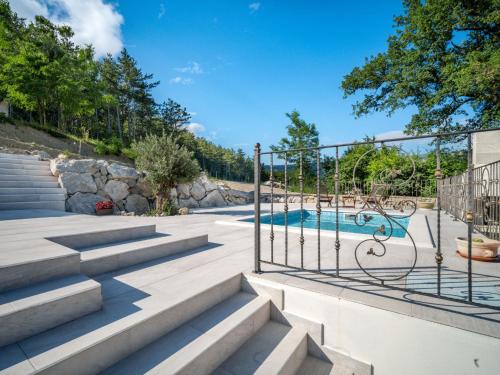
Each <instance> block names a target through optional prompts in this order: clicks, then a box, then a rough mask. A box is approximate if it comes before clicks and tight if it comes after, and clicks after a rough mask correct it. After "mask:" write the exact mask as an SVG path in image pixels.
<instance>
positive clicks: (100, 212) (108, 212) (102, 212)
mask: <svg viewBox="0 0 500 375" xmlns="http://www.w3.org/2000/svg"><path fill="white" fill-rule="evenodd" d="M95 213H96V215H97V216H103V215H112V214H113V209H112V208H102V209H100V210H95Z"/></svg>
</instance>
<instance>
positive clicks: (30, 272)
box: [0, 202, 80, 292]
mask: <svg viewBox="0 0 500 375" xmlns="http://www.w3.org/2000/svg"><path fill="white" fill-rule="evenodd" d="M53 203H54V202H53ZM78 273H80V253H79V252H78V251H75V250H72V249H69V248H67V247H64V246H61V245H58V244H56V243H52V242H50V241H46V242H45V244H44V246H37V247H32V246H26V247H10V246H4V247H3V249H2V252H1V257H0V292H2V291H7V290H13V289H17V288H23V287H26V286H28V285H32V284H35V283H39V282H43V281H47V280H52V279H57V278H61V277H65V276H69V275H74V274H78Z"/></svg>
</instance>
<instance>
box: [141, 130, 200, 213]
mask: <svg viewBox="0 0 500 375" xmlns="http://www.w3.org/2000/svg"><path fill="white" fill-rule="evenodd" d="M134 148H135V150H136V152H137V155H138V156H137V159H136V160H135V163H136V166H137V168H138V169H140V170H143V171H144V172H146V180H147V181H148V182H149V183H150V184H151V187H152V189H153V193H154V194H155V195H156V209H157V210H163V209H164V205H165V203H168V202H169V197H170V190H171V189H172V188H173V187H175V185H176V184H179V183H190V182H192V181H193V180H194V179H195V178H196V177H198V175H199V173H200V166H199V165H198V162H197V161H196V159H195V158H194V154H193V153H192V152H191V151H189V150H188V149H187V148H186V147H184V146H181V145H179V144H178V143H177V139H176V138H174V137H172V136H155V135H148V136H146V137H145V138H144V139H143V140H142V141H140V142H137V143H136V144H135V146H134Z"/></svg>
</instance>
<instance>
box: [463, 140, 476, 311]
mask: <svg viewBox="0 0 500 375" xmlns="http://www.w3.org/2000/svg"><path fill="white" fill-rule="evenodd" d="M467 151H468V153H467V168H468V169H467V211H466V214H465V221H466V223H467V241H468V242H467V256H468V259H467V284H468V300H469V302H472V230H473V226H474V214H473V212H472V206H473V204H474V200H473V199H474V198H473V192H472V184H473V182H474V174H473V173H474V166H473V165H472V136H471V133H468V134H467Z"/></svg>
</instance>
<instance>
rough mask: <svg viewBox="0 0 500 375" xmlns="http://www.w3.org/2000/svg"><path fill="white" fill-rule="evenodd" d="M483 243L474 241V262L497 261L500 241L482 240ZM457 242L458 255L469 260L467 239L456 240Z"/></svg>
mask: <svg viewBox="0 0 500 375" xmlns="http://www.w3.org/2000/svg"><path fill="white" fill-rule="evenodd" d="M482 240H483V242H474V241H472V254H471V255H472V256H471V258H472V259H474V260H480V261H484V262H490V261H492V260H495V259H496V257H497V254H498V246H500V241H496V240H489V239H487V238H483V239H482ZM456 242H457V253H458V255H460V256H462V257H464V258H468V253H469V250H468V246H467V245H468V241H467V238H465V237H458V238H456Z"/></svg>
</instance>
